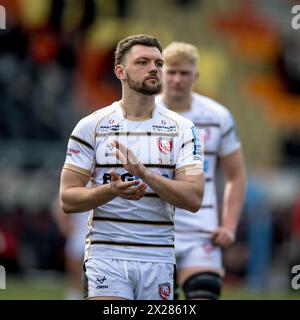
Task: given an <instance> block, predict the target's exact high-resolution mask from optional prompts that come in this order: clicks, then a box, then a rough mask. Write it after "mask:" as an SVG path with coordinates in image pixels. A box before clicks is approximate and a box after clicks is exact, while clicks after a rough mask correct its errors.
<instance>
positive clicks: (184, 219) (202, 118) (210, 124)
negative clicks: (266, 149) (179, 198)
mask: <svg viewBox="0 0 300 320" xmlns="http://www.w3.org/2000/svg"><path fill="white" fill-rule="evenodd" d="M156 102H157V103H159V104H161V105H164V103H163V101H162V99H161V96H157V97H156ZM180 114H181V115H182V116H183V117H186V118H188V119H190V120H191V121H193V123H194V124H195V126H196V127H197V128H198V129H201V130H203V131H204V157H205V160H204V173H205V190H204V197H203V201H202V206H201V208H200V210H199V211H198V212H197V213H196V214H195V213H191V212H188V211H186V210H183V209H180V208H176V214H175V230H176V232H178V234H179V235H180V234H181V233H186V232H189V234H190V235H191V236H193V235H195V234H194V233H193V231H195V232H196V233H198V232H200V233H203V235H205V234H206V233H210V232H211V231H213V230H215V229H216V228H217V226H218V225H219V218H218V208H217V196H216V187H215V171H216V164H217V157H224V156H227V155H229V154H231V153H232V152H234V151H235V150H237V149H238V148H240V141H239V139H238V137H237V135H236V130H235V122H234V119H233V117H232V116H231V114H230V112H229V111H228V110H227V109H226V108H225V107H224V106H222V105H220V104H219V103H217V102H216V101H214V100H212V99H210V98H208V97H205V96H202V95H199V94H197V93H193V95H192V102H191V108H190V110H189V111H188V112H184V113H180ZM191 232H192V233H191Z"/></svg>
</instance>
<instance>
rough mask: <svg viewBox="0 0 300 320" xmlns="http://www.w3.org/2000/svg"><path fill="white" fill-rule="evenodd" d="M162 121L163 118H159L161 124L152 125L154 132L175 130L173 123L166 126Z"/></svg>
mask: <svg viewBox="0 0 300 320" xmlns="http://www.w3.org/2000/svg"><path fill="white" fill-rule="evenodd" d="M163 121H165V120H161V123H162V125H152V130H153V131H155V132H176V131H177V130H176V126H175V125H171V126H167V125H165V124H166V122H165V123H163Z"/></svg>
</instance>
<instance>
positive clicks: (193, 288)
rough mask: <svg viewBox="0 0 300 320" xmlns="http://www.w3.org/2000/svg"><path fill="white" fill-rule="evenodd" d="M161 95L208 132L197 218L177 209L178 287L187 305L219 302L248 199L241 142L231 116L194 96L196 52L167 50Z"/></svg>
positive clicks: (182, 46)
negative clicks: (226, 253)
mask: <svg viewBox="0 0 300 320" xmlns="http://www.w3.org/2000/svg"><path fill="white" fill-rule="evenodd" d="M163 57H164V60H165V63H164V67H163V92H162V94H161V95H160V96H157V99H156V101H157V102H159V103H161V104H162V105H163V106H165V107H168V108H169V109H171V110H173V111H176V112H178V113H179V114H180V115H182V116H184V117H186V118H188V119H190V120H192V121H193V123H194V124H195V125H196V126H197V127H198V128H200V129H204V132H205V137H204V138H205V143H204V149H205V165H204V170H205V177H206V182H205V192H204V199H203V202H202V206H201V208H200V210H199V211H198V213H197V214H196V215H195V214H193V215H192V214H189V213H188V212H187V211H186V210H184V209H180V208H177V209H176V214H175V234H176V237H175V250H176V261H177V275H178V277H177V279H178V284H179V285H180V286H181V287H182V288H183V290H184V293H185V296H186V298H187V299H218V298H219V296H220V291H221V287H222V282H223V277H224V270H223V266H222V248H226V247H227V246H228V245H230V244H231V243H232V242H233V241H234V240H235V233H236V228H237V224H238V221H239V216H240V212H241V208H242V204H243V199H244V189H245V169H244V161H243V155H242V150H241V144H240V141H239V139H238V137H237V135H236V130H235V123H234V120H233V117H232V116H231V114H230V112H229V111H228V110H227V109H226V108H225V107H224V106H222V105H221V104H219V103H217V102H216V101H214V100H212V99H210V98H208V97H205V96H202V95H199V94H197V93H195V92H193V91H192V90H193V85H194V84H195V83H196V81H197V80H198V77H199V72H198V50H197V48H196V47H195V46H193V45H191V44H188V43H184V42H173V43H171V44H170V45H169V46H167V47H166V48H165V49H164V50H163ZM217 159H219V163H220V168H221V171H222V173H223V175H224V178H225V189H224V195H223V207H222V217H221V219H220V221H219V219H218V208H217V196H216V187H215V172H216V165H217Z"/></svg>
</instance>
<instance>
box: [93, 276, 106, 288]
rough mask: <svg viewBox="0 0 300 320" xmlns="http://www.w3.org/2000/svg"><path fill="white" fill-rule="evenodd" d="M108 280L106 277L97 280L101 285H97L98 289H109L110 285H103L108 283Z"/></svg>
mask: <svg viewBox="0 0 300 320" xmlns="http://www.w3.org/2000/svg"><path fill="white" fill-rule="evenodd" d="M106 280H107V278H106V277H105V276H104V277H100V278H97V279H96V281H97V283H99V285H97V287H96V288H97V289H107V288H108V285H103V283H104V281H106Z"/></svg>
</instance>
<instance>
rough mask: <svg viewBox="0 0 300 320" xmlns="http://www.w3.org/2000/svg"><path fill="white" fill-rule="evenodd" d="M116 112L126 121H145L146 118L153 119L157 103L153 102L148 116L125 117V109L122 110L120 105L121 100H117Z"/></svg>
mask: <svg viewBox="0 0 300 320" xmlns="http://www.w3.org/2000/svg"><path fill="white" fill-rule="evenodd" d="M116 112H117V113H118V115H119V116H120V117H121V118H123V119H127V120H128V121H146V120H150V119H153V118H154V117H155V116H156V114H157V104H156V103H155V107H154V109H153V111H152V114H151V116H150V117H143V118H134V117H129V118H128V117H125V110H124V107H123V106H122V103H121V101H118V102H117V105H116Z"/></svg>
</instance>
